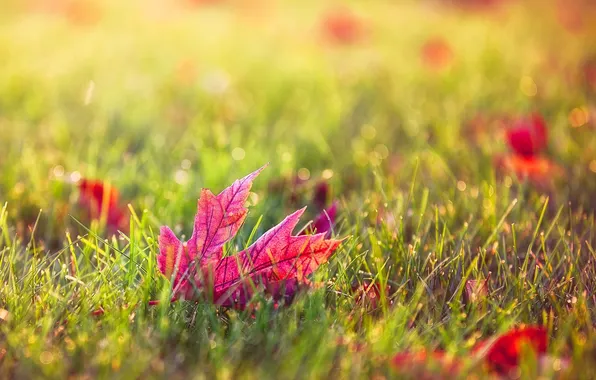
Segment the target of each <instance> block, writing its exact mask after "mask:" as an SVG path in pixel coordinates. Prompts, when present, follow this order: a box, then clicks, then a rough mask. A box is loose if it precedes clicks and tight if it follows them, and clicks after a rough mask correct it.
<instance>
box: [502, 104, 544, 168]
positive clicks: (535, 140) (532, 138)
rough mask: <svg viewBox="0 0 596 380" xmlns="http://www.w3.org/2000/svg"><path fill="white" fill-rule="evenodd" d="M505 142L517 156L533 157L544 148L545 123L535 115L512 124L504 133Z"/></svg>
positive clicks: (540, 117)
mask: <svg viewBox="0 0 596 380" xmlns="http://www.w3.org/2000/svg"><path fill="white" fill-rule="evenodd" d="M506 137H507V142H508V143H509V146H510V147H511V149H512V150H513V151H514V152H515V153H516V154H518V155H520V156H524V157H534V156H535V155H536V154H538V153H539V152H540V151H542V150H543V149H544V148H545V147H546V143H547V138H548V133H547V130H546V122H545V121H544V119H543V118H542V116H540V115H539V114H537V113H534V114H532V115H530V116H529V117H522V118H519V119H517V120H516V121H514V122H513V125H512V126H511V128H509V129H508V130H507V132H506Z"/></svg>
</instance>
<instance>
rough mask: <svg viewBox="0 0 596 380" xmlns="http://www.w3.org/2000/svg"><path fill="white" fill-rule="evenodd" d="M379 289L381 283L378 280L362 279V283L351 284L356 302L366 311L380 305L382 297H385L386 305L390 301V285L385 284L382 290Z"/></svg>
mask: <svg viewBox="0 0 596 380" xmlns="http://www.w3.org/2000/svg"><path fill="white" fill-rule="evenodd" d="M381 289H382V287H381V284H380V283H379V282H378V281H375V282H371V281H364V282H363V283H362V284H354V285H352V294H353V295H354V300H355V301H356V303H357V304H359V305H361V306H363V307H364V308H365V309H366V310H368V311H373V310H376V309H378V308H379V307H381V305H382V303H383V298H385V302H386V303H387V305H390V304H391V303H392V301H391V300H390V299H389V296H390V295H391V287H390V286H389V285H386V286H385V289H384V291H381Z"/></svg>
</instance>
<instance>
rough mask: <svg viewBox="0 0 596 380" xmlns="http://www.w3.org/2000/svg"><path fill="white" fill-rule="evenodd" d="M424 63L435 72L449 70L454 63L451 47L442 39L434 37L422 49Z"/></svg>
mask: <svg viewBox="0 0 596 380" xmlns="http://www.w3.org/2000/svg"><path fill="white" fill-rule="evenodd" d="M420 57H421V58H422V63H424V65H426V66H427V67H429V68H431V69H433V70H442V69H445V68H447V67H448V66H449V65H450V64H451V62H452V61H453V51H452V50H451V47H450V46H449V44H448V43H447V41H445V40H444V39H443V38H441V37H433V38H430V39H429V40H427V41H426V42H425V43H424V44H423V45H422V48H421V49H420Z"/></svg>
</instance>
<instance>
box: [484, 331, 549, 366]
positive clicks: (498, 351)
mask: <svg viewBox="0 0 596 380" xmlns="http://www.w3.org/2000/svg"><path fill="white" fill-rule="evenodd" d="M547 345H548V335H547V331H546V329H545V328H544V327H541V326H526V327H519V328H514V329H512V330H510V331H508V332H506V333H505V334H503V335H501V336H499V337H498V338H497V339H496V340H494V341H493V342H492V343H491V342H487V341H481V342H479V343H478V344H477V345H476V347H474V349H473V352H474V353H476V354H477V355H479V356H480V357H482V358H484V362H485V363H486V366H487V367H488V369H489V370H490V371H492V372H496V373H499V374H501V375H506V374H508V373H509V372H510V371H511V370H513V369H515V368H517V367H518V366H519V364H520V360H521V358H522V356H523V354H524V352H525V350H530V351H532V352H534V354H535V355H536V357H537V358H540V356H542V355H544V354H546V349H547Z"/></svg>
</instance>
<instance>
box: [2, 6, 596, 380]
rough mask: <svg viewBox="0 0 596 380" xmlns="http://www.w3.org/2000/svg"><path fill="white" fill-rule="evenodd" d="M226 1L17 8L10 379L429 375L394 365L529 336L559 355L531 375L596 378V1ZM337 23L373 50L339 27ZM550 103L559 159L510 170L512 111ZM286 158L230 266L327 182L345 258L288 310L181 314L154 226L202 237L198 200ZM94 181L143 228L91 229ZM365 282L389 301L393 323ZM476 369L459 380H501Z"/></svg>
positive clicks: (10, 38) (8, 285)
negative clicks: (475, 4) (333, 18)
mask: <svg viewBox="0 0 596 380" xmlns="http://www.w3.org/2000/svg"><path fill="white" fill-rule="evenodd" d="M67 3H68V4H70V5H68V6H65V5H64V4H67ZM205 3H207V2H205ZM211 3H212V4H203V3H202V2H200V1H198V2H196V1H195V2H193V1H190V0H189V1H186V2H185V1H184V0H179V1H162V0H151V1H127V2H124V1H107V0H106V1H96V2H86V1H83V2H72V1H70V2H67V1H56V0H55V1H50V0H47V1H41V0H38V1H29V2H20V1H11V0H3V1H2V3H1V5H0V8H2V10H1V11H0V60H1V61H2V65H1V68H0V173H1V176H0V203H1V204H0V207H2V210H1V212H0V377H1V378H41V377H49V378H95V377H99V378H166V377H167V378H170V379H179V378H180V379H182V378H195V377H196V378H280V379H293V378H333V377H337V378H362V377H375V378H384V377H386V378H392V377H396V376H398V377H406V378H407V377H408V376H413V377H418V378H420V376H419V375H418V374H415V373H414V372H412V371H408V369H407V368H406V369H404V368H401V369H400V368H394V367H395V366H392V365H391V358H392V357H393V356H394V355H395V354H396V353H398V352H405V351H408V352H415V351H420V350H423V349H425V350H427V351H433V350H437V349H440V350H445V351H446V352H447V353H448V354H449V355H454V356H463V357H466V356H467V355H469V353H470V351H471V350H472V348H473V347H474V345H475V344H476V343H477V342H478V341H480V340H481V339H487V338H490V337H492V336H495V334H499V333H503V332H505V331H507V330H509V329H510V328H512V327H514V326H519V325H521V324H529V325H543V326H545V327H546V328H547V329H548V334H549V338H550V341H549V348H548V351H549V356H550V357H551V359H552V360H551V361H550V362H549V364H548V365H536V363H535V360H534V361H532V358H531V355H529V359H528V361H527V362H524V363H523V365H521V366H520V367H519V368H518V369H517V370H516V373H515V374H514V375H515V376H521V377H522V378H537V377H538V376H543V377H544V378H557V377H562V378H592V377H593V376H594V371H595V370H596V360H595V359H594V358H595V357H596V330H595V323H596V298H595V297H596V296H595V294H594V291H595V290H596V226H595V221H596V219H595V213H596V134H595V131H596V86H595V85H594V82H596V80H594V82H593V83H590V81H589V80H588V79H589V78H587V76H588V75H586V73H585V71H586V70H585V67H586V65H587V63H588V62H590V60H591V59H592V60H594V57H595V54H596V38H595V36H596V27H595V26H594V25H591V24H590V17H592V18H591V19H592V20H594V17H595V16H594V15H595V14H596V13H594V9H590V8H589V6H587V5H577V7H579V8H578V9H576V13H572V15H575V17H576V18H573V17H570V16H565V15H566V14H567V13H565V12H571V11H565V9H566V8H565V9H561V6H560V5H558V3H557V2H555V1H552V2H550V1H544V2H543V1H539V0H536V1H528V2H521V1H520V2H518V1H515V0H509V1H506V2H505V4H502V5H499V6H497V7H489V8H488V9H476V8H474V9H469V8H467V7H463V8H462V7H460V6H458V5H457V4H456V3H458V2H457V1H454V2H449V1H430V0H427V1H407V0H404V1H372V0H366V1H353V2H347V3H342V4H343V5H342V6H340V5H338V3H330V2H324V1H314V0H306V1H282V0H237V1H234V0H230V1H227V2H226V1H211ZM569 3H570V4H571V3H573V4H575V2H569ZM72 4H76V6H75V5H72ZM578 4H579V3H578ZM338 7H339V8H341V9H343V7H347V8H348V9H349V10H350V12H352V13H351V14H352V15H353V17H354V19H355V21H354V20H353V21H354V22H356V23H357V25H359V27H358V28H357V31H356V33H357V38H353V39H350V40H349V41H346V40H343V41H338V40H337V39H334V38H331V37H330V36H329V31H328V28H329V26H328V19H327V18H328V17H329V14H330V13H333V12H338V10H337V9H338ZM582 7H585V8H582ZM590 12H592V13H590ZM561 13H563V15H561ZM578 18H579V19H578ZM569 20H571V21H569ZM582 20H583V22H582ZM570 22H571V25H570ZM580 24H581V25H580ZM578 25H579V26H578ZM428 41H435V44H434V45H435V46H439V47H438V48H432V44H431V47H428V46H429V44H428ZM437 41H439V42H437ZM425 46H426V47H427V48H426V50H425V48H424V47H425ZM435 50H438V53H437V52H436V51H435ZM425 51H426V53H425ZM429 51H430V52H429ZM594 65H595V66H596V63H594ZM531 112H538V113H540V114H541V115H542V116H543V117H544V119H545V121H546V123H547V126H548V133H549V139H548V145H547V148H546V150H545V152H544V155H545V156H547V157H548V158H549V159H550V160H552V162H554V163H556V166H557V168H558V170H552V171H549V172H547V173H543V174H542V177H541V178H540V181H538V183H537V181H530V180H527V179H524V178H520V177H519V176H517V175H515V173H503V172H501V171H500V170H499V169H498V168H497V167H496V166H495V161H496V160H497V158H498V157H500V156H503V155H507V154H509V151H510V149H509V147H508V146H507V143H506V140H505V138H504V137H503V136H504V128H505V127H504V126H503V124H506V123H505V122H503V121H502V120H507V118H514V117H518V116H523V115H526V114H529V113H531ZM266 163H269V167H268V168H267V169H266V170H265V171H263V173H262V174H261V175H260V176H259V177H258V178H257V179H256V180H255V183H254V186H253V188H252V191H253V192H254V193H255V194H254V195H252V196H251V197H250V202H251V205H252V207H251V209H250V210H251V211H250V214H249V216H248V218H247V220H246V222H245V224H244V226H243V228H242V229H241V230H240V233H239V235H238V237H237V238H235V239H234V240H233V243H232V244H228V245H227V246H226V252H229V253H233V252H236V251H238V250H240V249H243V248H244V247H245V246H246V245H248V244H249V243H250V241H249V239H250V238H251V236H253V237H252V241H254V237H255V236H259V235H261V234H262V233H263V232H264V231H266V230H267V229H269V228H270V227H272V226H273V225H275V224H277V223H279V221H281V220H282V219H283V218H284V217H285V216H286V215H288V214H289V213H291V212H293V211H294V210H296V209H298V208H301V207H303V206H309V209H308V210H307V213H306V218H303V222H304V223H307V221H308V220H309V219H312V218H313V217H314V216H315V215H316V213H317V212H318V210H317V209H316V207H314V206H313V192H314V189H315V187H316V184H317V183H320V182H321V181H324V182H326V183H328V185H329V188H330V192H329V194H328V199H327V200H328V201H332V200H337V201H338V202H339V203H338V204H339V214H338V218H337V220H336V224H335V228H334V231H333V233H334V236H337V237H340V238H346V239H345V240H344V241H343V243H342V245H341V247H340V248H339V249H338V250H337V252H336V253H335V254H334V256H333V257H332V258H331V260H330V261H329V262H328V263H327V264H325V265H323V266H321V267H320V268H319V269H318V270H317V271H316V272H315V275H314V276H313V278H312V279H311V280H312V283H313V286H311V287H310V289H309V290H308V291H304V292H301V293H300V294H299V295H298V296H297V298H296V299H295V300H294V302H293V303H292V304H290V305H284V306H282V307H279V308H277V307H275V306H274V305H273V303H272V302H271V301H270V300H267V298H266V297H264V296H261V295H257V298H258V300H257V301H259V305H260V307H258V308H257V309H256V310H245V311H238V310H228V309H225V308H221V307H216V306H213V305H211V304H209V303H208V302H204V301H198V302H191V301H180V302H175V303H171V304H170V303H169V302H168V300H169V298H170V296H171V284H170V282H169V281H168V279H167V278H166V277H164V276H162V275H161V274H160V273H159V271H158V270H157V263H156V255H157V253H158V246H157V236H158V234H159V227H160V226H162V225H168V226H170V227H171V228H172V229H173V230H174V231H175V232H176V233H177V234H178V235H179V236H181V235H185V236H186V237H187V238H188V237H189V236H190V233H191V230H192V221H193V217H194V214H195V212H196V201H197V198H198V196H199V193H200V190H201V188H210V189H211V190H213V191H214V192H219V191H220V190H222V189H223V188H224V187H226V186H228V185H230V184H231V183H232V182H233V181H234V180H235V179H237V178H240V177H243V176H244V175H246V174H248V173H249V172H252V171H253V170H255V169H257V168H258V167H261V166H262V165H264V164H266ZM295 177H297V178H299V179H300V181H301V182H302V183H304V185H303V186H301V187H300V189H299V190H296V189H294V188H293V187H292V185H291V183H292V181H293V179H294V178H295ZM81 178H95V179H101V180H103V181H107V182H109V183H110V184H111V185H112V186H114V188H117V189H118V190H119V191H120V193H121V198H122V202H123V203H124V204H129V206H128V208H127V210H129V211H130V214H131V217H130V224H129V228H128V231H126V233H116V234H111V233H109V232H108V229H106V228H105V226H104V225H102V223H101V222H98V221H92V220H89V219H88V218H86V217H85V213H84V212H83V210H81V206H80V203H79V202H78V197H79V191H78V188H77V185H76V183H77V182H78V181H79V180H80V179H81ZM283 179H285V182H284V181H283ZM487 278H488V294H487V295H486V296H485V297H483V298H482V299H481V300H478V301H477V302H470V301H469V300H465V299H464V298H465V297H464V296H465V294H466V283H467V282H468V281H469V280H479V281H481V280H484V279H487ZM367 281H368V282H371V281H372V282H377V283H379V284H381V285H382V286H381V287H382V288H383V289H385V286H387V288H388V289H391V291H390V292H389V291H388V292H387V293H390V294H385V291H383V292H381V293H382V294H381V297H380V299H379V302H378V304H377V305H376V308H375V310H370V308H369V307H365V306H366V305H363V304H362V302H360V301H361V300H359V298H358V297H355V296H354V292H353V288H354V287H355V286H357V285H358V284H362V283H365V282H367ZM151 300H161V301H162V302H161V303H160V304H159V305H158V306H148V302H149V301H151ZM98 308H101V309H102V310H103V313H102V314H101V315H100V313H97V312H95V311H96V310H98ZM562 361H565V362H568V363H569V365H568V368H567V369H562V368H561V367H562V366H561V362H562ZM475 364H477V363H472V364H471V365H470V366H469V368H466V369H465V370H464V371H462V373H460V375H459V376H460V377H466V376H476V378H483V377H485V376H488V374H487V373H486V372H485V368H483V367H482V366H481V365H475ZM430 370H432V368H431V369H430ZM431 373H432V372H431ZM435 376H439V375H438V374H437V373H435ZM456 377H458V376H456Z"/></svg>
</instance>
